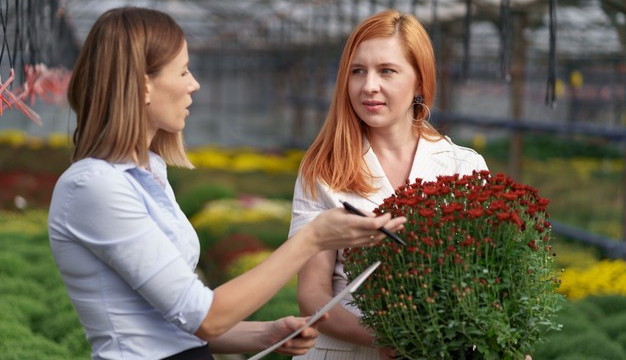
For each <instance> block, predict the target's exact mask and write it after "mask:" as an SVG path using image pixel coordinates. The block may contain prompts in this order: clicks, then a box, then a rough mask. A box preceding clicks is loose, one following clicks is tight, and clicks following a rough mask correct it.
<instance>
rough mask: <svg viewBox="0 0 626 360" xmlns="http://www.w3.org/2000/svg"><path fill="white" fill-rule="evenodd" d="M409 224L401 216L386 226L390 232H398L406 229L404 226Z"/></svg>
mask: <svg viewBox="0 0 626 360" xmlns="http://www.w3.org/2000/svg"><path fill="white" fill-rule="evenodd" d="M406 222H407V219H406V218H405V217H404V216H400V217H397V218H393V219H391V220H390V221H389V222H388V223H386V224H385V228H387V229H388V230H390V231H393V232H395V231H398V230H401V229H402V228H404V224H405V223H406Z"/></svg>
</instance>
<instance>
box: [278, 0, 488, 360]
mask: <svg viewBox="0 0 626 360" xmlns="http://www.w3.org/2000/svg"><path fill="white" fill-rule="evenodd" d="M435 82H436V74H435V57H434V54H433V49H432V46H431V43H430V39H429V37H428V34H427V33H426V31H425V30H424V28H423V27H422V26H421V25H420V23H419V22H418V21H417V20H416V19H415V18H414V17H413V16H411V15H407V14H402V13H399V12H397V11H393V10H388V11H383V12H381V13H378V14H376V15H374V16H372V17H370V18H369V19H366V20H365V21H364V22H362V23H361V24H360V25H358V26H357V27H356V29H355V30H354V32H353V33H352V35H351V36H350V37H349V39H348V40H347V42H346V44H345V46H344V49H343V53H342V55H341V60H340V62H339V70H338V73H337V83H336V85H335V93H334V95H333V99H332V103H331V107H330V110H329V113H328V116H327V117H326V121H325V123H324V126H323V127H322V129H321V131H320V133H319V135H318V136H317V138H316V139H315V141H314V142H313V144H312V145H311V147H310V148H309V150H308V151H307V153H306V155H305V157H304V159H303V161H302V164H301V165H300V174H299V177H298V180H297V182H296V188H295V192H294V201H293V214H292V218H291V229H290V231H289V234H290V236H291V235H293V236H295V235H297V234H299V231H301V229H304V226H306V224H309V223H310V221H311V220H312V219H314V218H316V216H317V215H318V214H319V213H320V212H322V211H324V210H326V209H332V208H334V207H337V206H341V201H347V202H349V203H351V204H352V205H354V206H356V207H357V208H361V209H363V210H370V211H371V210H373V209H375V208H376V207H377V206H378V205H379V204H381V203H382V202H383V200H384V199H385V198H387V197H389V196H391V195H392V194H393V193H394V191H395V189H397V188H398V187H399V186H401V185H404V184H405V182H406V181H407V180H411V181H414V180H415V179H416V178H421V179H424V180H426V181H431V180H435V179H436V177H437V176H438V175H452V174H455V173H458V174H461V175H463V174H470V173H472V171H474V170H483V169H486V168H487V166H486V164H485V161H484V160H483V158H482V156H480V155H479V154H477V153H476V152H475V151H473V150H471V149H467V148H463V147H460V146H457V145H455V144H454V143H452V141H451V140H450V139H449V138H448V137H444V136H442V135H440V134H439V133H438V132H437V131H436V130H435V129H434V128H433V127H432V126H431V125H430V124H429V123H428V118H429V117H430V109H429V107H430V106H432V104H433V99H434V96H435V85H436V84H435ZM342 260H343V257H342V250H338V251H336V250H327V251H323V252H321V253H320V254H318V255H316V256H315V257H313V258H312V259H311V260H309V261H308V262H307V263H306V265H305V266H304V267H303V268H302V270H301V271H300V272H299V274H298V301H299V305H300V310H301V313H302V314H304V315H309V314H312V313H313V312H315V310H316V309H317V308H319V307H320V306H322V305H323V304H324V303H325V302H326V301H328V299H330V298H332V297H333V296H334V294H337V293H338V292H340V291H341V290H342V289H344V288H345V286H346V284H347V281H348V280H347V277H346V275H345V273H344V271H343V265H342ZM350 300H351V298H350V297H349V296H348V297H347V298H346V299H344V301H343V302H342V305H343V306H337V307H335V308H334V309H333V310H331V312H330V318H329V320H328V321H326V322H324V323H323V324H320V327H319V330H320V333H321V334H320V336H319V338H318V340H317V342H316V345H315V348H314V349H311V351H309V352H308V353H307V354H306V355H305V356H303V357H298V358H297V359H307V360H308V359H320V360H321V359H325V360H337V359H341V360H350V359H354V360H357V359H358V360H368V359H379V358H382V359H386V358H389V357H390V356H391V353H392V352H390V351H388V350H386V349H376V348H375V347H374V345H373V344H374V337H373V334H372V333H373V331H372V330H371V329H367V328H364V327H363V326H361V325H360V323H359V316H360V312H359V310H358V309H357V308H355V307H354V306H351V305H350V304H349V302H350ZM294 359H295V358H294Z"/></svg>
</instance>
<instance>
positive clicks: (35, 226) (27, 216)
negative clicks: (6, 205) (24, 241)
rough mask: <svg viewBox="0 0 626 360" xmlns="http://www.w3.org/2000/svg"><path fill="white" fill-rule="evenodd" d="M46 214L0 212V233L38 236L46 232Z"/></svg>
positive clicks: (36, 211) (38, 212) (29, 211)
mask: <svg viewBox="0 0 626 360" xmlns="http://www.w3.org/2000/svg"><path fill="white" fill-rule="evenodd" d="M47 226H48V213H47V212H46V211H44V210H28V211H26V212H24V213H14V212H9V211H0V233H21V234H33V235H35V234H40V233H43V232H45V231H47Z"/></svg>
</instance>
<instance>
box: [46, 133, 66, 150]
mask: <svg viewBox="0 0 626 360" xmlns="http://www.w3.org/2000/svg"><path fill="white" fill-rule="evenodd" d="M48 146H50V147H51V148H55V149H59V148H68V147H71V146H72V139H71V138H70V137H69V136H68V135H67V134H63V133H51V134H50V135H48Z"/></svg>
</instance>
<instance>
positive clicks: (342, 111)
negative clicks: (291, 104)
mask: <svg viewBox="0 0 626 360" xmlns="http://www.w3.org/2000/svg"><path fill="white" fill-rule="evenodd" d="M393 36H397V37H398V39H399V40H400V43H401V44H402V47H403V49H404V53H405V56H406V58H407V59H408V61H409V62H410V63H411V65H412V66H413V69H414V70H415V73H416V74H417V79H418V84H419V87H420V88H421V91H420V93H421V95H422V96H423V97H424V104H425V105H427V106H428V107H431V106H432V104H433V100H434V97H435V91H436V74H435V55H434V52H433V48H432V44H431V42H430V38H429V36H428V33H427V32H426V30H425V29H424V27H423V26H422V25H421V24H420V23H419V21H417V19H415V17H413V16H412V15H408V14H403V13H400V12H398V11H395V10H386V11H382V12H380V13H378V14H376V15H373V16H371V17H370V18H368V19H366V20H365V21H363V22H362V23H361V24H359V25H358V26H357V28H356V29H355V30H354V32H353V33H352V34H351V35H350V37H349V38H348V41H347V42H346V44H345V46H344V48H343V52H342V54H341V60H340V61H339V69H338V71H337V83H336V85H335V92H334V94H333V98H332V102H331V105H330V110H329V112H328V116H327V117H326V120H325V122H324V125H323V126H322V129H321V130H320V132H319V134H318V135H317V138H316V139H315V141H314V142H313V144H312V145H311V147H310V148H309V150H308V151H307V152H306V154H305V155H304V158H303V159H302V163H301V165H300V174H301V177H302V180H303V184H304V187H305V189H308V190H309V191H310V192H311V194H312V196H315V195H316V194H315V182H316V181H317V180H321V181H323V182H324V183H326V184H327V185H328V186H329V187H330V188H331V189H332V190H335V191H346V192H352V193H357V194H359V195H362V196H365V195H367V194H369V193H371V192H373V191H374V190H375V189H374V188H373V186H372V182H371V177H372V175H371V174H370V173H369V170H368V169H367V167H366V166H365V164H364V162H363V152H362V142H363V136H364V134H365V135H366V134H367V133H368V131H369V128H368V127H367V125H365V123H363V122H362V121H361V120H360V119H359V117H358V116H357V114H356V112H355V111H354V109H353V108H352V105H351V104H350V98H349V95H348V77H349V75H350V71H349V70H350V63H351V62H352V57H353V56H354V52H355V51H356V49H357V47H358V46H359V45H360V44H361V43H362V42H363V41H366V40H369V39H373V38H379V37H393ZM412 116H413V117H414V118H415V119H426V118H427V117H428V116H429V114H428V112H427V111H426V109H425V108H424V107H423V106H417V107H415V109H414V111H413V114H412ZM416 131H417V135H418V136H419V135H422V136H426V137H431V138H440V137H441V135H440V134H439V133H438V132H437V130H435V129H434V128H433V127H432V126H431V125H430V124H429V123H428V122H427V121H420V126H419V127H417V128H416Z"/></svg>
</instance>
